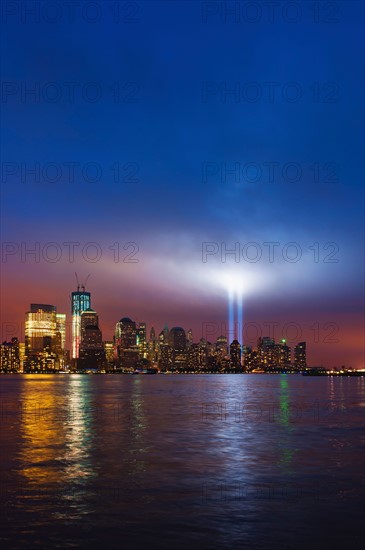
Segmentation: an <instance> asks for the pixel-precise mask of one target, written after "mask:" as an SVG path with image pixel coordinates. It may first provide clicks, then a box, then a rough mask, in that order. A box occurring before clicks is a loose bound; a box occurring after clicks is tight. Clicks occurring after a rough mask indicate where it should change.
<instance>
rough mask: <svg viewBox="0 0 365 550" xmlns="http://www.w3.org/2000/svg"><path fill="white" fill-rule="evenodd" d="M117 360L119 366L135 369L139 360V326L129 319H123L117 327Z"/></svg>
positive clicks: (115, 340) (115, 337)
mask: <svg viewBox="0 0 365 550" xmlns="http://www.w3.org/2000/svg"><path fill="white" fill-rule="evenodd" d="M114 346H115V358H116V362H117V365H118V366H119V367H122V368H126V369H133V368H134V367H135V366H136V365H137V362H138V359H139V349H138V346H137V326H136V323H135V322H134V321H132V319H130V318H129V317H123V318H122V319H121V320H120V321H119V323H117V324H116V326H115V334H114Z"/></svg>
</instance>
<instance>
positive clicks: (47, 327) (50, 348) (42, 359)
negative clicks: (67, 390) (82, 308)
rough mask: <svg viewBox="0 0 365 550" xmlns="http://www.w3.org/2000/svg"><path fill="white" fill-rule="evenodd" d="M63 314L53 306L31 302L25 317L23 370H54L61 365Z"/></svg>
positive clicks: (64, 319)
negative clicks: (58, 312)
mask: <svg viewBox="0 0 365 550" xmlns="http://www.w3.org/2000/svg"><path fill="white" fill-rule="evenodd" d="M65 322H66V317H65V315H64V314H59V316H58V317H57V312H56V308H55V306H52V305H49V304H31V306H30V311H28V312H27V313H26V319H25V356H26V359H25V361H24V370H25V371H26V372H33V371H47V372H49V371H54V370H59V369H60V367H62V366H63V352H64V348H63V345H64V336H65V330H66V329H65Z"/></svg>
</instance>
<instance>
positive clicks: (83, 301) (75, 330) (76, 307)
mask: <svg viewBox="0 0 365 550" xmlns="http://www.w3.org/2000/svg"><path fill="white" fill-rule="evenodd" d="M75 275H76V282H77V290H76V291H75V292H73V293H72V294H71V313H72V349H71V357H72V359H78V357H79V354H80V343H81V314H82V313H83V312H84V311H86V310H87V309H89V308H90V306H91V295H90V292H86V291H85V286H86V283H87V280H88V278H89V276H88V277H87V278H86V281H85V282H84V283H83V284H80V282H79V279H78V277H77V273H75Z"/></svg>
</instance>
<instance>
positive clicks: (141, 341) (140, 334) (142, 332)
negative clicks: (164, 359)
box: [137, 323, 147, 358]
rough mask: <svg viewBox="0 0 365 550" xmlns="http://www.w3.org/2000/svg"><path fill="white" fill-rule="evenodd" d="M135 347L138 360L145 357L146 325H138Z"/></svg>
mask: <svg viewBox="0 0 365 550" xmlns="http://www.w3.org/2000/svg"><path fill="white" fill-rule="evenodd" d="M137 346H138V350H139V356H140V358H146V357H147V328H146V323H139V325H138V329H137Z"/></svg>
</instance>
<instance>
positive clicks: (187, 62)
mask: <svg viewBox="0 0 365 550" xmlns="http://www.w3.org/2000/svg"><path fill="white" fill-rule="evenodd" d="M4 4H6V2H5V3H4ZM30 4H31V3H29V2H27V3H18V4H17V6H18V8H17V9H18V11H17V13H16V14H14V15H6V13H3V21H4V20H5V23H4V24H3V32H2V52H3V53H2V80H3V81H5V83H9V82H10V83H13V84H11V86H13V85H14V86H17V87H18V90H19V91H17V92H15V93H14V94H13V95H9V96H7V97H6V96H4V95H3V97H2V110H3V115H2V126H3V130H2V150H3V153H2V159H3V162H5V163H11V162H13V163H18V164H17V166H18V165H20V163H24V164H25V165H26V166H30V167H31V166H33V165H34V163H36V162H38V163H40V165H41V166H42V167H43V166H44V165H46V164H47V163H50V162H55V163H58V164H59V165H60V166H61V167H62V166H63V165H64V163H69V162H76V163H80V165H85V164H86V163H88V162H94V163H97V164H98V165H99V166H100V169H101V171H102V177H101V179H100V181H99V182H97V183H90V182H87V181H84V180H83V178H82V177H81V176H80V168H78V167H77V168H75V181H74V182H70V181H69V179H68V174H67V169H66V167H64V166H63V169H62V177H61V179H60V181H58V182H56V183H51V182H49V181H44V179H43V178H42V177H41V182H40V183H35V182H34V180H33V176H28V177H27V178H26V181H23V182H22V181H21V175H20V166H19V171H18V172H17V173H16V174H14V175H6V174H5V177H3V186H2V207H3V226H2V227H3V240H4V241H6V242H14V243H17V244H19V243H20V242H27V243H29V246H31V244H32V243H34V242H35V241H38V242H40V243H41V246H43V245H44V243H47V242H49V241H55V242H57V243H60V246H63V245H62V243H63V242H65V241H68V240H72V241H77V242H80V243H86V242H90V241H95V242H97V243H100V246H101V248H102V251H103V257H102V259H101V260H100V262H98V263H97V264H92V263H90V262H87V261H85V259H83V258H82V257H81V255H77V258H76V262H75V264H72V265H71V264H70V263H69V262H68V261H67V258H66V256H65V255H63V256H62V260H61V261H60V262H58V263H56V264H52V263H50V262H47V261H44V258H42V257H41V259H40V260H41V261H40V262H39V263H36V262H34V261H33V259H32V258H30V257H28V258H27V261H26V262H25V263H24V262H22V261H21V256H20V254H16V255H14V256H12V257H9V258H8V259H7V262H6V263H3V267H4V272H5V274H6V275H8V276H9V281H10V282H9V283H8V284H9V286H8V288H10V292H9V290H8V291H6V292H5V296H4V298H5V309H4V313H3V316H4V318H5V321H14V322H19V323H20V322H21V321H22V319H23V312H24V311H25V310H26V309H27V307H28V304H29V303H30V302H32V301H33V302H40V301H46V302H50V303H56V305H57V306H58V307H59V309H60V310H64V311H68V308H69V303H68V294H69V292H70V291H71V290H72V289H73V287H74V275H73V272H74V271H75V268H76V269H77V270H78V271H79V272H80V274H81V276H85V275H86V274H87V273H90V272H91V273H92V278H91V279H90V290H91V291H92V293H93V305H94V307H95V308H96V309H98V311H99V313H100V317H101V320H102V324H103V320H104V327H103V328H104V333H105V337H110V335H111V327H112V325H113V323H114V322H115V321H117V320H118V319H119V318H120V317H122V316H125V315H128V316H130V317H133V318H138V319H139V320H142V319H143V318H144V319H146V320H147V322H148V323H149V324H151V323H154V324H155V325H156V326H157V327H159V326H160V325H161V324H162V323H163V322H165V321H166V322H168V323H169V324H170V325H171V324H183V325H184V326H185V327H186V328H189V326H193V327H194V331H195V333H196V338H199V337H200V336H201V334H200V333H199V331H200V327H201V322H202V321H210V320H212V321H217V320H219V321H220V320H221V319H222V320H224V318H225V315H226V313H225V312H226V294H225V290H224V289H222V287H220V286H219V284H217V285H216V286H215V285H214V280H215V279H219V278H220V277H221V275H222V276H223V275H224V274H226V273H227V272H229V271H230V270H233V271H234V270H239V271H240V273H241V274H242V273H243V277H244V280H245V284H246V282H247V285H246V286H247V291H245V293H244V294H245V299H244V300H245V301H244V304H245V306H244V310H245V318H246V319H255V320H259V321H260V322H262V321H263V320H265V319H270V320H273V319H278V320H279V321H280V320H282V319H287V320H291V321H295V322H298V323H299V324H301V325H303V327H304V325H305V326H306V327H308V326H309V325H310V324H311V323H315V322H319V323H321V324H322V325H323V324H325V323H326V322H328V321H331V322H335V323H337V324H338V326H339V327H340V329H341V330H340V334H341V336H340V340H341V341H340V343H339V344H337V347H336V346H334V345H332V346H330V347H328V346H327V347H326V346H322V348H323V349H322V348H321V346H320V344H321V343H319V345H318V346H317V348H318V352H313V361H314V362H316V361H321V362H325V361H326V356H328V357H329V356H331V360H332V356H336V357H337V356H338V353H340V356H341V358H340V359H339V360H340V361H342V362H347V361H346V360H347V358H348V356H349V354H350V353H352V355H351V360H352V361H353V362H354V363H356V364H357V365H359V364H360V363H361V358H360V357H361V356H360V353H361V352H360V349H361V341H359V339H357V341H356V342H357V343H356V345H355V341H354V340H353V339H352V336H353V335H355V334H356V338H358V335H359V334H360V333H361V325H360V324H359V317H360V314H361V311H362V304H363V302H362V277H363V267H362V259H361V258H362V249H363V241H362V238H363V204H364V203H363V180H364V172H363V147H364V141H363V123H364V116H363V105H364V93H363V56H364V40H363V3H362V2H337V3H335V4H336V5H338V11H336V13H330V12H329V10H328V3H326V2H322V3H319V5H320V12H319V18H320V22H319V23H316V22H314V14H313V11H311V9H310V6H311V5H312V3H311V2H298V3H296V5H297V6H298V9H300V11H301V15H300V16H299V20H298V21H297V22H289V21H287V20H286V19H285V16H284V15H283V6H285V4H286V3H281V5H280V6H279V8H278V10H277V12H276V14H275V19H274V21H272V22H270V21H269V14H268V11H267V8H265V6H264V4H263V3H262V2H257V3H256V5H257V6H259V9H261V10H262V17H261V20H259V21H257V22H256V23H249V22H247V21H245V20H242V19H243V15H244V13H245V10H244V4H245V3H244V2H240V3H239V6H240V9H241V21H239V22H235V21H234V20H233V17H232V16H230V17H228V18H227V21H226V22H224V18H222V17H221V11H220V10H222V9H223V7H222V6H223V4H224V3H222V2H213V3H212V4H211V9H212V10H213V9H215V8H217V10H218V11H217V13H216V14H214V15H211V16H208V17H207V21H206V22H204V21H203V20H202V13H203V10H204V2H197V1H196V2H195V1H185V2H175V1H170V2H167V1H166V2H155V1H145V2H144V1H141V2H132V3H129V4H128V5H126V3H123V2H121V3H120V6H121V8H120V9H121V11H120V17H121V21H120V22H119V23H116V22H115V21H114V20H113V14H112V11H111V9H112V5H115V4H114V3H111V2H102V3H99V4H98V5H99V6H100V9H101V16H100V19H99V21H97V22H95V23H92V22H90V21H85V20H84V19H83V18H82V17H81V15H80V9H77V8H75V18H74V22H70V21H69V16H68V13H67V11H66V8H65V7H64V6H63V4H62V2H59V3H57V2H56V4H57V5H58V6H59V14H60V20H59V21H58V22H56V23H50V22H49V21H47V20H46V18H47V15H46V16H45V15H44V14H42V12H40V16H39V19H40V20H39V21H38V22H35V21H34V19H33V17H32V16H30V15H28V16H27V15H26V12H25V11H24V10H25V6H26V5H28V6H29V5H30ZM46 4H47V2H37V5H38V8H39V9H41V8H42V7H44V6H45V5H46ZM81 4H82V5H85V4H87V2H86V3H85V2H83V3H81ZM226 4H227V3H226ZM228 4H229V5H232V4H234V3H232V2H231V3H230V2H228ZM135 5H137V6H138V13H136V16H135V17H136V19H137V21H136V22H134V23H130V22H127V21H125V20H124V19H126V18H128V14H129V13H130V14H132V11H133V10H134V6H135ZM123 10H125V11H123ZM88 13H89V14H90V17H93V12H92V10H90V12H88ZM251 16H252V14H251ZM22 17H23V21H22ZM51 17H53V12H51V11H49V12H48V19H49V18H51ZM289 17H293V12H289ZM24 18H25V21H24ZM333 18H336V19H337V21H328V19H333ZM208 81H209V82H211V83H213V84H212V86H215V87H216V88H217V89H218V90H219V91H218V92H217V93H216V94H214V95H211V96H209V97H207V98H206V101H203V97H202V92H203V86H204V84H203V83H204V82H208ZM50 82H54V83H56V86H57V87H58V89H60V90H61V91H62V97H60V99H59V100H58V101H56V102H54V103H52V102H49V101H47V100H45V97H44V95H45V94H46V93H47V85H48V83H50ZM67 82H75V83H78V85H77V87H76V89H75V99H74V102H70V101H69V99H68V92H67V87H66V85H65V83H67ZM89 82H95V83H96V84H97V86H98V87H99V89H101V91H102V97H101V98H100V100H99V101H97V102H95V103H90V102H88V101H86V100H85V98H83V97H82V94H81V89H83V90H85V85H86V84H87V83H89ZM131 82H132V83H134V84H133V85H131V84H128V83H131ZM268 82H275V83H278V85H277V86H275V96H274V99H273V101H270V100H269V89H268V86H267V84H266V85H265V83H268ZM290 82H294V83H296V86H297V87H298V88H300V90H301V92H302V97H301V98H300V100H298V101H296V102H292V103H291V102H288V101H286V100H285V99H283V95H282V93H283V91H284V93H285V90H286V89H287V88H286V86H287V84H288V83H290ZM35 83H38V85H39V87H40V90H41V95H40V98H39V102H35V101H34V98H33V97H31V96H27V97H26V98H25V100H24V99H22V96H21V92H20V89H21V87H22V86H23V87H24V86H26V87H32V86H34V85H35ZM114 83H119V88H120V95H121V100H120V101H119V102H115V101H114V96H113V91H112V86H113V84H114ZM126 83H127V87H126V88H124V86H125V85H126ZM235 83H238V85H239V86H240V88H241V90H243V95H241V97H240V100H239V101H238V102H236V101H235V100H234V98H233V97H232V96H227V98H226V102H224V101H222V97H221V95H220V91H221V89H222V87H223V86H226V87H227V88H228V89H231V88H233V87H234V85H235ZM247 83H254V84H253V86H255V88H256V89H259V90H261V92H262V96H261V99H260V100H257V101H256V102H249V101H247V95H245V90H247V88H245V86H246V85H247ZM326 83H332V84H330V85H329V86H328V85H327V87H326ZM6 86H9V84H6ZM318 86H319V88H318ZM7 89H9V88H5V90H7ZM318 89H319V90H320V95H319V98H318V96H317V95H316V94H317V91H318ZM48 90H49V93H50V94H51V93H52V90H51V88H48ZM114 90H115V85H114ZM250 90H251V91H252V90H253V87H251V88H250ZM3 91H4V89H3ZM292 91H293V88H291V89H288V93H289V94H290V92H292ZM332 92H333V93H332ZM127 93H130V94H131V95H130V96H129V97H133V98H135V99H136V100H137V101H136V102H134V103H128V102H126V101H125V99H126V96H127ZM247 93H249V90H248V91H247ZM315 98H316V99H315ZM46 99H47V98H46ZM329 99H335V101H334V102H333V101H331V102H328V101H325V100H329ZM204 162H210V163H214V166H217V167H220V166H221V163H225V164H226V165H227V167H229V166H232V165H233V164H235V163H238V164H239V166H240V167H241V168H242V167H243V166H244V165H246V164H247V163H255V164H256V165H258V166H259V167H260V169H261V170H262V175H261V178H260V180H259V181H257V182H250V181H247V178H246V177H242V174H241V176H240V177H239V181H234V178H233V177H232V176H228V177H227V180H226V181H225V182H224V181H221V178H220V175H219V174H216V175H213V176H208V177H207V178H206V179H205V181H204V178H203V177H202V170H203V166H204ZM270 162H275V163H278V168H277V169H276V170H277V172H276V173H275V177H274V181H271V182H270V181H268V174H269V172H268V168H267V166H265V164H264V163H270ZM290 162H295V163H297V165H300V168H301V169H302V172H303V174H302V177H301V179H300V180H299V181H297V182H294V183H291V182H289V181H285V179H283V178H282V177H281V176H280V172H281V169H282V167H283V165H285V164H286V163H290ZM115 163H119V165H120V166H121V177H120V180H121V181H119V182H114V181H113V173H112V170H111V166H112V165H114V164H115ZM126 163H133V166H135V165H137V166H136V168H137V173H136V178H137V179H138V181H137V182H133V181H132V182H125V181H122V180H123V176H124V175H125V173H126V172H125V171H123V168H122V166H123V165H125V164H126ZM315 163H317V166H319V167H320V176H319V181H316V178H315V177H314V172H313V169H311V168H310V167H311V166H313V164H315ZM326 163H336V166H337V170H338V172H337V178H338V181H331V182H328V181H325V179H326V177H328V176H329V175H330V167H328V166H326ZM133 166H132V168H133ZM212 166H213V165H212ZM3 168H4V165H3ZM128 172H129V170H128ZM250 174H251V175H250ZM248 177H249V178H250V177H252V172H249V173H248ZM130 241H133V242H136V243H138V246H139V252H138V254H137V257H138V259H139V263H138V264H125V263H119V264H118V263H115V262H113V253H112V252H111V251H110V250H108V246H110V245H112V243H114V242H119V243H120V244H121V246H123V245H124V244H125V243H126V242H130ZM204 241H216V242H218V243H221V242H226V243H227V248H232V246H233V244H234V243H235V242H240V243H243V244H244V243H247V242H250V241H254V242H256V243H259V244H260V245H261V246H262V243H263V242H266V241H276V242H279V243H280V247H279V249H278V250H279V251H280V252H281V249H282V247H283V246H285V244H286V243H288V242H293V241H294V242H296V243H298V244H299V245H300V247H301V249H302V250H303V258H302V259H301V260H300V261H299V262H298V263H290V262H287V261H283V260H282V257H281V255H280V254H279V255H278V257H277V258H276V259H275V262H274V263H272V264H270V263H268V262H267V258H266V257H263V258H262V259H261V260H260V261H259V262H258V263H256V264H250V263H248V262H244V261H241V262H240V263H239V264H235V262H234V261H233V258H232V257H230V258H228V259H227V263H226V264H222V263H221V262H220V261H218V256H219V255H218V254H217V255H216V256H214V258H209V261H208V262H207V263H206V264H204V263H202V257H201V248H202V242H204ZM315 242H317V243H319V247H320V261H319V262H318V263H315V262H314V261H313V252H310V251H309V246H311V245H312V244H313V243H315ZM328 242H334V243H336V245H338V247H339V251H338V252H337V253H336V255H335V258H336V259H338V260H339V261H338V263H323V257H324V256H325V255H326V254H328V253H329V252H330V251H331V250H330V249H329V250H327V252H326V251H323V246H324V245H326V243H328ZM220 246H221V245H220V244H219V247H220ZM63 250H65V249H63ZM212 269H213V270H214V269H215V270H216V274H214V273H213V274H212V273H211V270H212ZM209 270H210V271H209ZM208 271H209V273H208ZM223 272H224V273H223ZM261 275H262V277H264V279H265V280H264V281H263V283H262V285H261V286H257V287H256V283H255V282H256V281H257V280H259V279H260V276H261ZM212 281H213V283H212ZM277 336H279V334H278V335H277ZM312 347H313V349H314V347H315V346H314V345H313V346H312ZM355 349H356V351H354V350H355ZM331 360H330V362H331Z"/></svg>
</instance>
